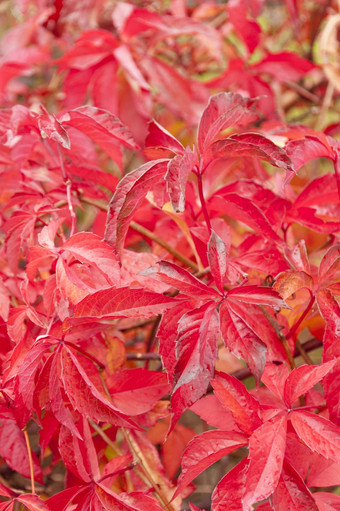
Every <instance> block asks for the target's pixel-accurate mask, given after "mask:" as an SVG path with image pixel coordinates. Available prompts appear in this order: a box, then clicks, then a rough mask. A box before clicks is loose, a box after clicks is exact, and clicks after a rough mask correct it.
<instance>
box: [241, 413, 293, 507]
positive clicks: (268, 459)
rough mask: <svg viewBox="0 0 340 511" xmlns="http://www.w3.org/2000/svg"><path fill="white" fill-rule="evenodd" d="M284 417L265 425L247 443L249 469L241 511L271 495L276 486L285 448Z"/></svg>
mask: <svg viewBox="0 0 340 511" xmlns="http://www.w3.org/2000/svg"><path fill="white" fill-rule="evenodd" d="M286 429H287V417H286V416H284V415H281V416H280V415H278V416H276V417H274V418H273V419H271V420H269V421H268V422H265V423H264V424H263V425H262V426H261V427H260V428H258V429H257V430H256V431H255V432H254V433H253V435H252V436H251V437H250V439H249V468H248V472H247V477H246V483H245V487H246V491H245V496H244V498H243V509H244V511H251V509H252V504H253V503H255V502H258V501H260V500H263V499H265V498H267V497H269V495H271V494H272V493H273V491H274V490H275V488H276V486H277V485H278V482H279V479H280V476H281V471H282V465H283V458H284V454H285V448H286Z"/></svg>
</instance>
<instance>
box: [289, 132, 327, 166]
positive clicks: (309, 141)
mask: <svg viewBox="0 0 340 511" xmlns="http://www.w3.org/2000/svg"><path fill="white" fill-rule="evenodd" d="M287 154H288V156H289V157H290V159H291V161H292V165H293V169H294V170H295V172H297V171H298V170H299V169H300V168H301V167H303V166H304V165H305V164H306V163H308V162H309V161H311V160H315V158H322V157H324V158H331V159H333V158H334V157H335V154H334V151H333V148H332V147H330V145H329V144H328V142H327V140H326V137H324V136H323V137H322V138H320V139H319V138H317V137H312V136H309V135H308V136H306V137H305V138H302V139H298V140H292V141H290V142H288V144H287Z"/></svg>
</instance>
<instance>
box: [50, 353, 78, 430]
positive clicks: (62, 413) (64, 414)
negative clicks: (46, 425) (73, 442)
mask: <svg viewBox="0 0 340 511" xmlns="http://www.w3.org/2000/svg"><path fill="white" fill-rule="evenodd" d="M60 365H61V364H60V360H59V357H57V356H54V357H53V360H52V363H51V367H50V375H49V388H48V392H49V397H50V403H51V410H52V413H53V414H54V416H55V418H56V419H58V421H59V422H60V423H61V424H63V425H64V426H66V427H67V428H68V429H69V430H70V431H71V433H72V434H73V435H74V436H76V437H78V438H80V439H81V435H80V433H79V431H78V429H77V427H76V426H75V423H74V419H73V417H72V413H71V411H70V410H69V409H68V408H67V407H66V406H65V403H64V399H63V395H62V392H61V388H60V379H59V377H60V374H61V367H60Z"/></svg>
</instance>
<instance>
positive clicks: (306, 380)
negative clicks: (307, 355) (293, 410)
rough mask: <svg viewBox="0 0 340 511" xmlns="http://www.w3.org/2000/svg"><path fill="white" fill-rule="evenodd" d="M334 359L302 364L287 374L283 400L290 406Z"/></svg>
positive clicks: (316, 380)
mask: <svg viewBox="0 0 340 511" xmlns="http://www.w3.org/2000/svg"><path fill="white" fill-rule="evenodd" d="M334 365H335V360H332V361H330V362H326V363H325V364H321V365H318V366H310V365H303V366H300V367H298V368H297V369H294V371H292V372H291V373H290V375H289V376H288V378H287V380H286V384H285V389H284V400H285V403H286V405H287V406H288V407H289V408H290V407H291V406H292V404H293V403H294V401H295V400H296V399H297V398H298V397H300V396H302V394H305V393H306V392H307V390H309V389H311V388H312V387H314V385H315V384H316V383H318V382H319V381H320V380H321V379H322V378H323V377H324V376H326V374H327V373H328V372H329V371H330V370H331V369H332V368H333V367H334Z"/></svg>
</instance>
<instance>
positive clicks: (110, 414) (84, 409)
mask: <svg viewBox="0 0 340 511" xmlns="http://www.w3.org/2000/svg"><path fill="white" fill-rule="evenodd" d="M60 364H61V368H62V373H61V379H62V382H63V385H64V388H65V392H66V394H67V396H68V397H69V399H70V402H71V404H72V406H73V408H74V409H75V410H78V411H79V412H80V413H81V414H83V415H84V416H85V417H89V418H91V419H92V420H94V421H95V422H99V421H103V422H108V423H110V424H114V425H118V426H122V427H136V425H135V424H134V423H133V421H132V420H130V419H129V418H128V417H126V416H125V415H124V414H122V413H121V412H120V411H119V410H118V409H117V408H116V407H115V406H113V404H112V403H111V402H110V401H109V400H108V398H105V397H104V396H103V395H102V394H101V393H100V392H99V390H98V389H97V388H96V387H95V386H94V384H93V383H92V381H91V379H90V378H89V375H88V374H87V373H86V372H85V370H84V369H83V367H82V366H81V364H80V363H79V362H78V360H77V358H76V356H75V355H74V354H73V353H72V351H71V350H70V349H69V348H68V347H65V348H64V349H63V351H62V352H61V354H60Z"/></svg>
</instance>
